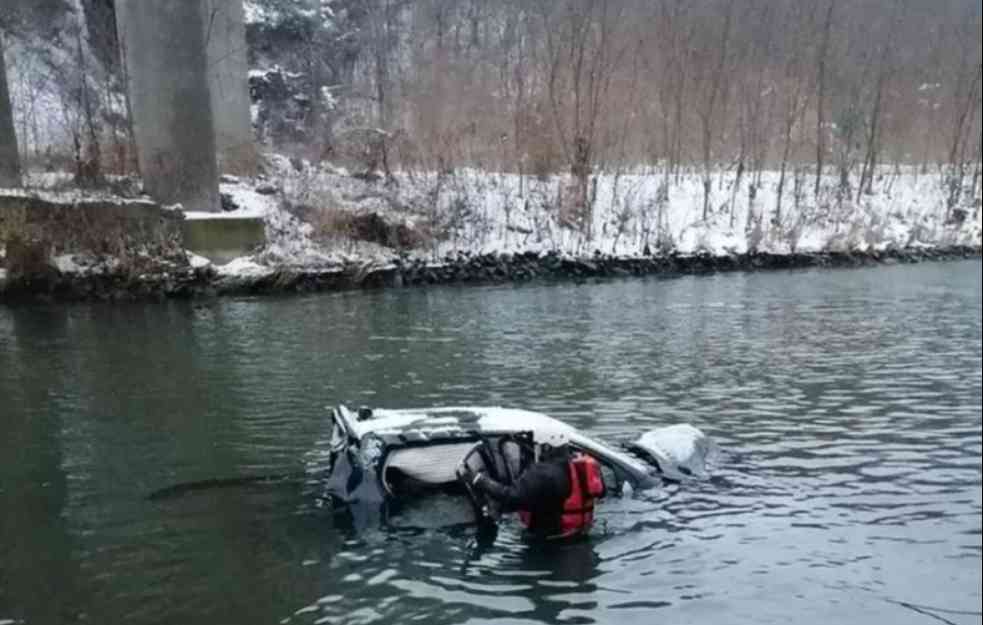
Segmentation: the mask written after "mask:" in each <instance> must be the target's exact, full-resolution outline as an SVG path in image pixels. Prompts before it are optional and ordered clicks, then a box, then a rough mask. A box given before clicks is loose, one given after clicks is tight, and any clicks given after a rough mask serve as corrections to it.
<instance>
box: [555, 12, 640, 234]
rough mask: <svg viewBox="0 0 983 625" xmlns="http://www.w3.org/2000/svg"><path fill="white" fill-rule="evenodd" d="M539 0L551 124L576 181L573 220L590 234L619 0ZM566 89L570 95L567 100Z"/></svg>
mask: <svg viewBox="0 0 983 625" xmlns="http://www.w3.org/2000/svg"><path fill="white" fill-rule="evenodd" d="M550 4H551V3H549V2H541V3H540V16H541V18H542V20H543V30H544V31H545V32H546V41H545V43H546V62H547V68H546V71H547V75H548V81H547V84H548V94H549V101H550V110H551V113H552V119H553V124H554V127H555V129H556V134H557V138H558V139H559V143H560V145H561V148H562V151H563V153H564V156H565V157H566V160H567V162H568V163H569V164H570V173H571V174H572V175H573V177H574V179H575V181H576V190H577V192H576V199H575V202H576V209H577V215H576V219H577V221H578V222H579V225H580V227H581V229H582V230H583V232H584V233H585V234H586V238H587V240H590V239H591V238H592V237H593V231H592V229H593V193H592V189H591V177H592V175H593V168H594V160H595V158H596V157H597V148H598V145H597V141H598V131H599V121H600V120H601V118H602V116H603V115H604V113H605V112H606V107H607V96H608V91H609V87H610V85H611V82H612V79H613V76H614V71H615V68H616V67H617V66H618V64H619V63H620V61H621V59H622V58H623V56H624V52H625V48H624V46H619V45H618V42H617V33H616V30H615V29H616V26H617V24H618V22H619V20H620V17H621V10H622V8H623V4H622V3H621V2H619V1H618V0H567V1H566V2H563V3H560V6H559V8H556V7H551V6H550ZM566 94H569V97H570V98H571V99H572V101H570V102H565V101H564V100H565V96H566Z"/></svg>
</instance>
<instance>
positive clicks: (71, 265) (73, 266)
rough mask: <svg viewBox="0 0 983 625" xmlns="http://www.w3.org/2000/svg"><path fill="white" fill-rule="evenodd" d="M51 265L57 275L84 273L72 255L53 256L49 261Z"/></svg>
mask: <svg viewBox="0 0 983 625" xmlns="http://www.w3.org/2000/svg"><path fill="white" fill-rule="evenodd" d="M51 264H52V265H54V267H55V269H57V270H58V272H59V273H72V274H80V273H85V269H84V268H83V267H82V266H81V265H78V264H77V263H76V262H75V256H74V255H72V254H62V255H61V256H55V257H54V258H52V259H51Z"/></svg>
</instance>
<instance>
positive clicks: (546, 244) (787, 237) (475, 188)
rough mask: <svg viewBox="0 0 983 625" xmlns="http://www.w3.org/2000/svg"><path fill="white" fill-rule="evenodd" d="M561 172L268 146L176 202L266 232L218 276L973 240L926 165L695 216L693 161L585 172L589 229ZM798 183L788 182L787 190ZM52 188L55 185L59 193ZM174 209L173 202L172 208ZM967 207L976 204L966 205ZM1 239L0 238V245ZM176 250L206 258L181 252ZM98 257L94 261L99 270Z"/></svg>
mask: <svg viewBox="0 0 983 625" xmlns="http://www.w3.org/2000/svg"><path fill="white" fill-rule="evenodd" d="M64 178H65V176H61V175H58V174H45V175H29V176H27V180H28V181H29V183H30V184H31V185H32V186H33V187H34V188H32V189H30V190H28V191H26V192H27V193H34V194H40V195H44V194H45V193H46V191H45V189H47V188H52V187H56V188H59V189H63V188H64V186H65V182H66V181H65V179H64ZM571 182H572V181H571V179H570V178H569V177H567V176H555V177H551V178H546V179H540V178H535V177H520V176H518V175H515V174H508V173H506V174H499V173H489V172H481V171H475V170H462V171H458V172H455V173H453V174H444V175H437V174H420V173H414V172H401V173H397V174H396V175H395V177H394V178H393V180H391V181H390V182H388V183H387V182H386V181H385V180H383V179H378V180H374V181H367V180H365V179H364V177H355V176H352V175H350V174H349V173H348V172H346V171H344V170H340V169H337V168H334V167H332V166H330V165H326V164H322V165H319V166H311V165H310V164H308V163H306V162H305V163H300V164H298V162H296V161H294V162H293V163H291V162H290V161H289V160H288V159H286V158H284V157H281V156H276V155H273V156H269V157H267V166H266V176H265V177H262V178H259V179H242V178H235V177H229V176H225V177H223V180H222V183H221V185H220V190H221V192H222V194H223V195H224V196H225V198H226V200H227V201H228V200H231V202H232V203H233V204H234V205H235V206H237V207H238V208H237V209H236V210H233V211H227V212H223V213H219V214H215V213H190V212H188V213H185V217H186V218H188V219H204V218H210V219H214V218H218V219H222V218H231V217H254V218H262V219H263V220H264V221H265V223H266V234H267V245H266V247H265V248H264V249H262V250H260V251H259V252H258V253H256V254H254V255H251V256H248V257H243V258H239V259H236V260H234V261H233V262H231V263H228V264H226V265H224V266H222V267H218V268H217V270H218V273H219V275H221V276H232V277H241V278H262V277H265V276H268V275H271V274H272V273H273V272H274V271H275V270H276V269H278V268H290V269H293V270H301V271H333V270H338V269H341V268H345V267H352V266H355V267H359V268H362V270H365V269H370V268H382V267H387V266H391V265H392V263H393V262H394V261H395V260H396V259H397V257H399V256H401V255H402V256H404V257H409V258H410V259H413V260H421V261H425V262H428V263H440V262H441V261H442V260H443V259H445V258H446V257H447V256H457V255H458V254H460V253H470V254H489V253H513V254H514V253H521V252H536V253H546V252H556V253H559V254H560V255H562V256H564V257H589V256H592V255H594V254H595V251H600V252H602V253H604V254H608V255H611V256H618V257H629V258H630V257H641V256H644V255H646V254H647V253H652V254H655V255H660V254H680V255H693V254H709V255H714V256H725V255H733V254H745V253H748V252H751V251H759V252H770V253H774V254H788V253H794V252H798V253H809V252H826V251H838V252H844V251H860V252H868V251H883V250H887V249H902V248H915V247H945V246H951V245H969V246H977V247H978V246H979V245H980V240H981V226H980V215H979V210H978V209H977V208H974V207H963V208H964V209H966V210H967V211H968V213H969V216H968V217H967V218H966V219H965V220H964V222H963V223H962V224H961V225H956V224H946V223H945V215H946V207H945V200H946V192H945V189H944V188H943V184H942V179H941V176H940V175H939V174H938V173H935V174H928V175H919V174H918V173H917V172H914V171H903V172H900V173H897V172H893V171H891V172H888V171H885V172H883V175H882V176H881V177H879V179H878V183H877V186H876V188H875V193H874V194H873V195H863V196H861V198H860V200H859V201H857V199H856V197H855V196H854V197H851V198H843V199H842V200H841V199H839V198H838V197H837V194H836V181H835V180H833V179H829V180H825V181H824V183H823V185H824V186H823V191H822V192H821V194H820V197H819V200H818V201H817V200H816V198H815V196H814V194H813V193H812V183H811V181H801V184H799V185H798V186H796V184H795V182H794V180H787V181H786V188H785V193H784V194H783V197H782V209H781V218H780V220H776V215H777V208H778V206H777V203H778V194H777V187H778V175H777V173H773V172H769V173H766V174H764V175H762V176H761V177H760V186H758V187H756V188H755V191H754V193H752V192H751V187H750V184H751V182H752V179H751V178H749V177H745V178H744V179H743V180H742V181H741V183H740V185H739V186H738V185H737V184H736V182H737V181H736V180H735V177H734V176H733V175H730V174H721V175H718V176H716V177H715V178H714V184H713V189H712V195H711V202H710V207H711V209H710V211H709V214H708V216H707V219H706V220H704V219H703V183H702V179H701V177H700V176H699V175H698V174H687V175H683V176H682V177H681V178H680V179H679V180H678V181H677V180H675V179H667V178H666V176H665V174H664V172H662V171H659V170H652V171H635V172H632V173H630V174H625V175H619V176H616V175H601V176H598V177H597V181H596V191H593V192H592V193H593V194H594V213H593V221H592V224H591V228H590V233H588V232H587V229H586V228H583V227H575V226H574V225H573V224H571V223H570V215H572V214H574V213H575V211H572V210H571V207H572V206H573V202H572V201H571V198H572V197H574V195H575V192H574V190H573V187H572V184H571ZM797 189H800V190H806V189H808V190H807V191H805V192H803V193H799V194H797V193H796V190H797ZM61 197H64V195H62V196H61ZM176 208H179V207H176ZM974 211H975V214H974ZM373 214H374V215H377V216H378V217H379V218H381V220H382V221H384V222H385V223H386V224H388V226H389V227H392V228H396V227H400V226H402V227H403V228H404V230H405V231H406V232H410V233H411V234H412V239H413V241H414V243H415V245H413V246H412V247H409V248H407V249H399V250H398V249H393V248H391V247H387V246H384V245H380V244H379V243H378V242H371V241H366V240H357V238H356V237H354V236H352V235H353V232H352V228H351V226H350V224H351V221H352V219H353V218H356V217H358V216H362V217H365V216H369V215H373ZM0 251H2V250H0ZM188 259H189V263H190V264H191V265H192V266H193V267H195V268H198V269H200V268H203V267H206V266H207V265H208V264H209V262H208V261H207V259H204V258H201V257H200V256H195V255H194V254H191V253H190V252H189V254H188ZM76 261H77V259H73V258H70V257H59V258H57V259H53V264H54V265H55V266H57V267H58V268H59V269H60V270H62V272H64V273H79V272H84V271H83V269H81V268H80V267H83V268H84V267H89V265H91V263H88V262H86V263H79V262H76ZM111 269H112V267H111V266H100V270H101V271H107V270H111Z"/></svg>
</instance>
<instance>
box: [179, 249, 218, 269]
mask: <svg viewBox="0 0 983 625" xmlns="http://www.w3.org/2000/svg"><path fill="white" fill-rule="evenodd" d="M184 254H185V256H187V258H188V264H189V265H191V267H192V268H193V269H203V268H205V267H208V266H209V265H211V264H212V261H210V260H208V259H207V258H205V257H204V256H199V255H197V254H195V253H194V252H189V251H187V250H185V252H184Z"/></svg>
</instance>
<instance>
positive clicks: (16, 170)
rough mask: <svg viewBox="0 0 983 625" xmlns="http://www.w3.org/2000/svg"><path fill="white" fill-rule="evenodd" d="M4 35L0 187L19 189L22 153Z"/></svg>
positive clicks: (0, 69)
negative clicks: (10, 87) (18, 146)
mask: <svg viewBox="0 0 983 625" xmlns="http://www.w3.org/2000/svg"><path fill="white" fill-rule="evenodd" d="M3 50H4V47H3V35H2V33H0V187H19V186H20V184H21V179H20V152H19V151H18V150H17V135H16V133H15V132H14V115H13V108H12V106H11V103H10V92H9V90H8V89H7V66H6V64H5V63H4V57H3Z"/></svg>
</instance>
